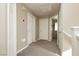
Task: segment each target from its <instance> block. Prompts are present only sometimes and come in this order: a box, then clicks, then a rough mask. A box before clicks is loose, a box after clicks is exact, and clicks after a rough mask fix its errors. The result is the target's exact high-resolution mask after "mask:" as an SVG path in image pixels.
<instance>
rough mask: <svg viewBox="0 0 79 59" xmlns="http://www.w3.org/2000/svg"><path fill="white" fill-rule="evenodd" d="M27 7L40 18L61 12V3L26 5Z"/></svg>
mask: <svg viewBox="0 0 79 59" xmlns="http://www.w3.org/2000/svg"><path fill="white" fill-rule="evenodd" d="M25 6H26V7H27V8H28V9H29V10H30V11H31V12H32V13H33V14H34V15H36V16H38V17H48V16H53V15H56V14H57V13H58V11H59V7H60V4H59V3H25Z"/></svg>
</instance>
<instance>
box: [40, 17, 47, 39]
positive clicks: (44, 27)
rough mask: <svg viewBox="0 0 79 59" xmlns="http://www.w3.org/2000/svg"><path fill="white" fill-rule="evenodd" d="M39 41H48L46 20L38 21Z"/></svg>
mask: <svg viewBox="0 0 79 59" xmlns="http://www.w3.org/2000/svg"><path fill="white" fill-rule="evenodd" d="M39 39H41V40H48V18H41V19H39Z"/></svg>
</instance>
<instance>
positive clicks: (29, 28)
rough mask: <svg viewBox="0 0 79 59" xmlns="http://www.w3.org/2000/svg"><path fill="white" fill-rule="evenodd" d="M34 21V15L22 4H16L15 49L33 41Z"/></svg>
mask: <svg viewBox="0 0 79 59" xmlns="http://www.w3.org/2000/svg"><path fill="white" fill-rule="evenodd" d="M23 19H24V22H23ZM35 22H36V18H35V16H34V15H33V14H32V13H31V12H30V11H29V10H28V9H27V8H26V7H24V5H22V4H17V51H20V50H21V49H22V48H24V47H25V46H27V45H29V44H31V43H32V42H35Z"/></svg>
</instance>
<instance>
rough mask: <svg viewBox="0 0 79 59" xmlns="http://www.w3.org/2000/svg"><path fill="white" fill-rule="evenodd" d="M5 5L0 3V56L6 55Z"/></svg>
mask: <svg viewBox="0 0 79 59" xmlns="http://www.w3.org/2000/svg"><path fill="white" fill-rule="evenodd" d="M6 5H7V4H5V3H0V55H6V53H7V13H6V12H7V6H6Z"/></svg>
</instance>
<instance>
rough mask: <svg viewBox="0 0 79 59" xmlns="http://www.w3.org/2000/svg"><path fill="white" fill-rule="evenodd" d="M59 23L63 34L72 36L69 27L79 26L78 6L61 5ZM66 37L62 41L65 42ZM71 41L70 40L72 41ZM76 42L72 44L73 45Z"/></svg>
mask: <svg viewBox="0 0 79 59" xmlns="http://www.w3.org/2000/svg"><path fill="white" fill-rule="evenodd" d="M60 13H61V14H60V21H61V22H62V25H63V32H65V33H66V34H68V36H70V37H71V36H72V30H71V27H73V26H79V20H78V19H79V4H65V3H64V4H61V11H60ZM65 38H66V37H63V40H62V42H63V41H66V39H65ZM72 40H73V39H70V41H72ZM75 43H76V42H74V43H72V44H75ZM77 52H79V51H77Z"/></svg>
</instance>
